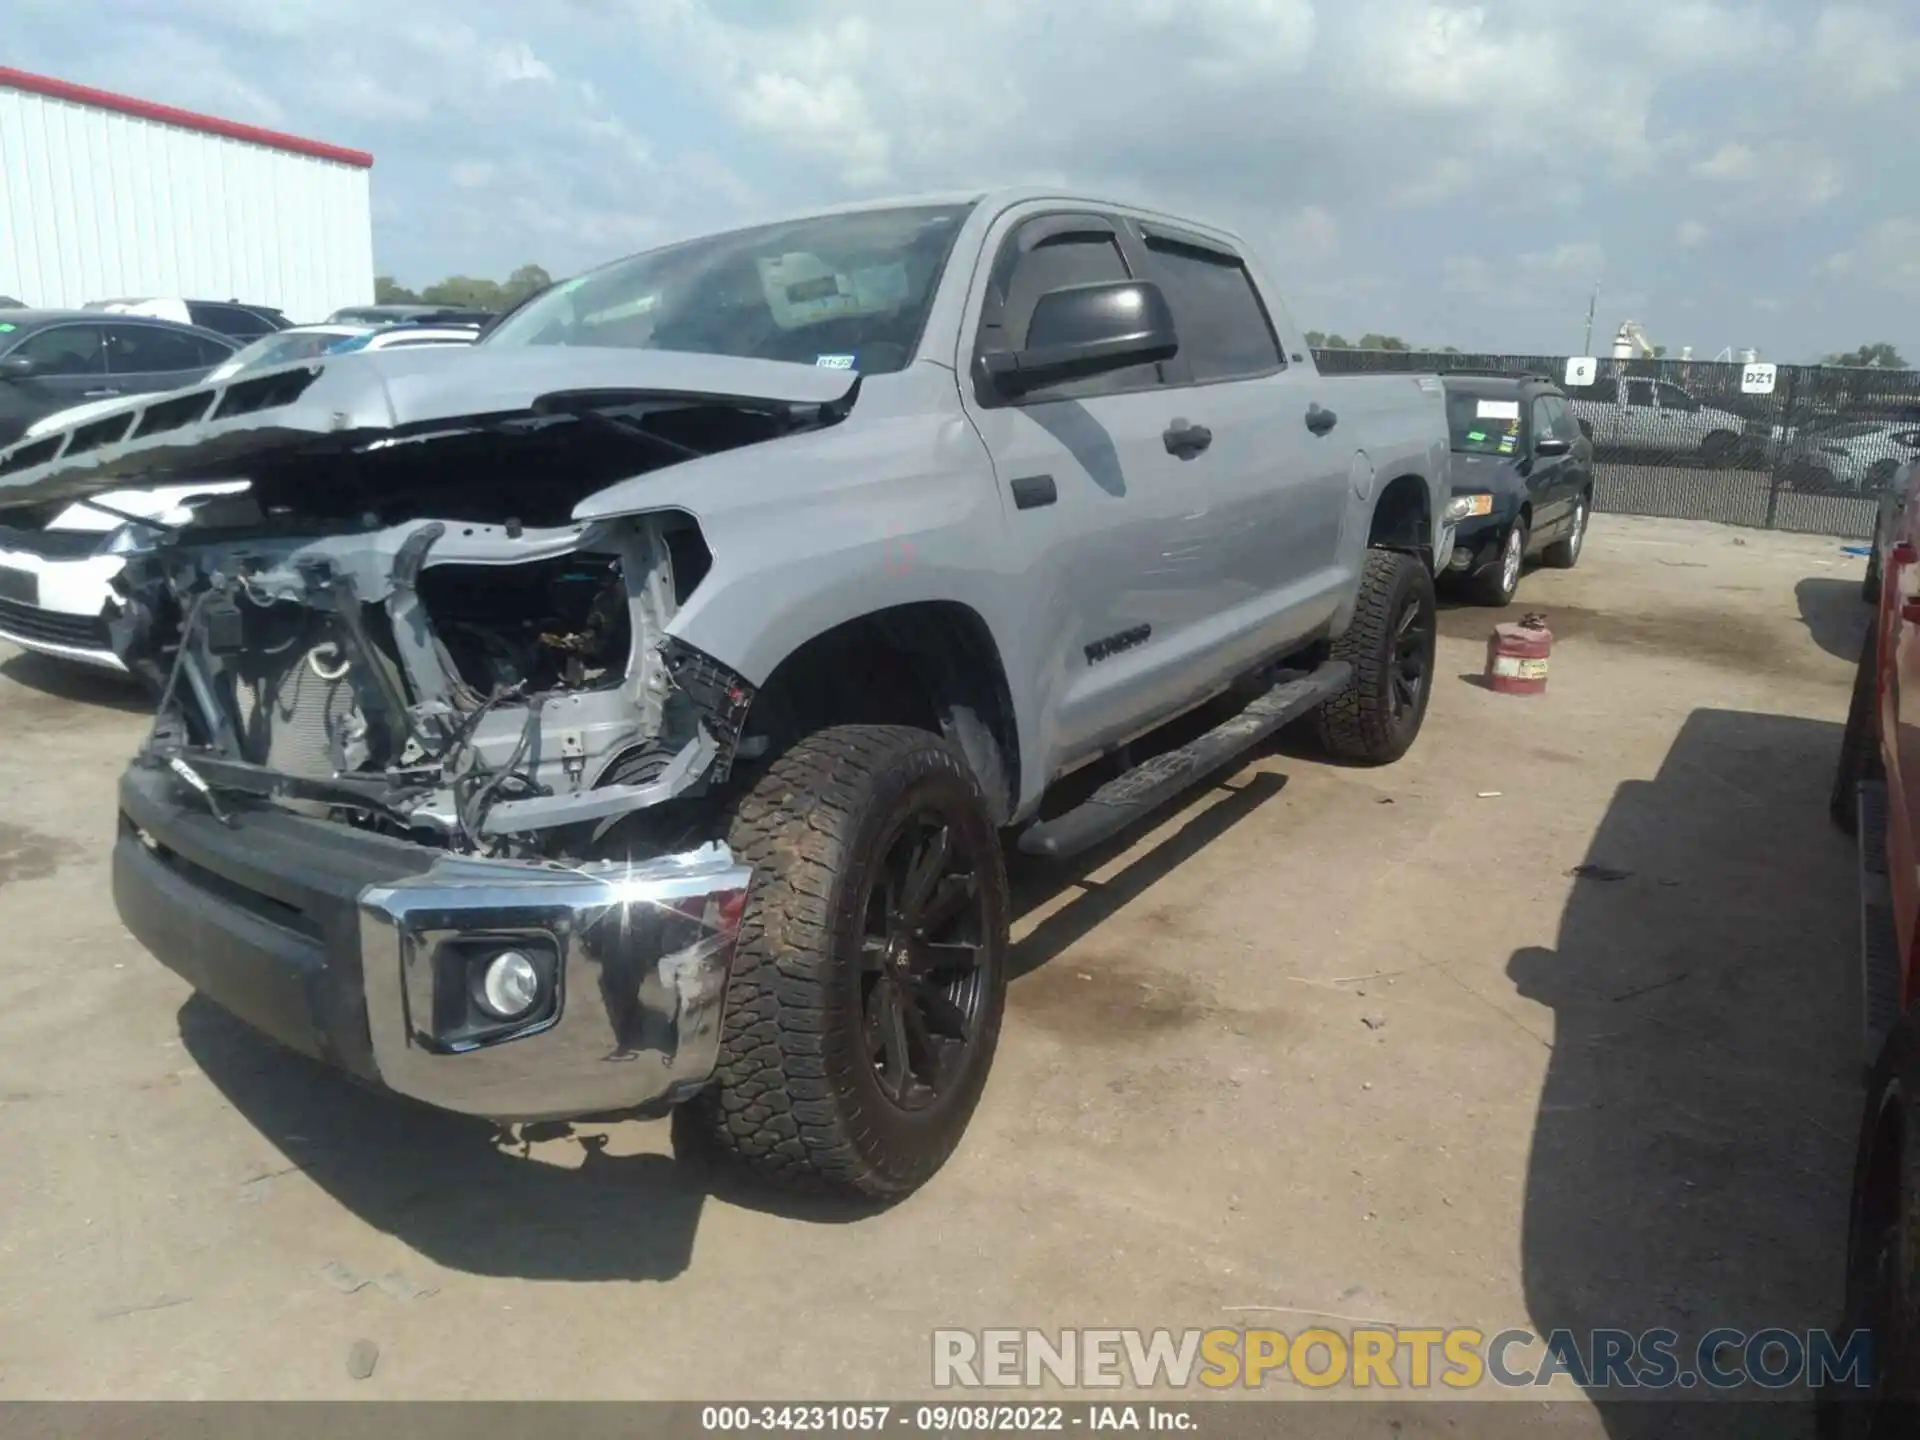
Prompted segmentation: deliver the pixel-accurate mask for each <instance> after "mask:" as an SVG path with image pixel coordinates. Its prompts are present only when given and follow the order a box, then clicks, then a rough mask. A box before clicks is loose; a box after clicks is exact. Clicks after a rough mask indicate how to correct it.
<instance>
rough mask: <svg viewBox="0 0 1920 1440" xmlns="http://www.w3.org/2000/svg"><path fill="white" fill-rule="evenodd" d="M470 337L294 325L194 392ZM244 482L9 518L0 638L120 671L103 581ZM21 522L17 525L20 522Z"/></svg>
mask: <svg viewBox="0 0 1920 1440" xmlns="http://www.w3.org/2000/svg"><path fill="white" fill-rule="evenodd" d="M477 334H478V331H477V330H476V329H474V328H471V327H457V326H437V325H436V326H427V325H418V326H407V325H396V326H387V327H384V328H381V329H378V330H376V329H374V328H373V327H371V326H366V325H302V326H296V327H294V328H293V329H289V330H281V331H276V332H275V333H274V334H272V335H265V336H262V337H261V338H260V339H259V340H256V341H255V342H254V343H253V344H251V345H248V346H246V347H245V348H244V349H241V350H238V351H236V352H235V353H234V355H233V357H232V358H231V359H229V360H227V361H226V362H225V363H224V364H222V365H221V366H219V367H218V368H217V369H215V370H213V371H212V372H211V373H209V374H208V375H207V376H206V378H205V379H204V380H202V381H200V382H199V384H198V385H197V386H196V387H195V388H196V389H202V388H204V387H205V386H208V385H217V384H220V383H222V382H223V381H227V380H231V379H233V378H235V377H236V376H239V375H242V374H252V373H255V372H257V371H260V370H264V369H266V368H268V367H270V366H275V365H289V364H295V363H298V362H300V361H303V360H312V359H316V358H318V357H319V356H321V355H327V354H338V353H341V352H343V351H349V350H361V349H366V350H391V349H402V348H406V347H410V346H416V345H471V344H472V343H473V341H474V339H475V337H476V335H477ZM152 398H153V397H151V396H141V397H139V399H138V401H130V400H129V399H128V398H126V397H124V396H119V397H115V398H114V399H111V400H96V401H92V402H89V403H88V404H86V405H76V406H73V407H71V408H70V409H66V410H61V411H59V412H57V413H55V414H52V415H47V416H44V417H42V418H41V419H40V420H38V421H36V422H35V423H34V424H33V425H32V426H30V427H29V428H28V429H27V431H26V433H25V434H24V435H23V436H22V437H21V443H23V444H24V443H30V442H32V441H33V440H34V439H36V438H38V437H40V436H43V435H50V434H55V433H57V432H59V431H62V430H65V429H67V428H69V427H71V426H72V425H74V424H76V423H78V422H80V421H83V420H91V419H94V418H96V417H98V418H99V419H102V420H105V419H107V418H108V417H110V416H112V415H113V414H114V413H115V412H121V411H124V412H127V413H128V414H129V415H131V413H132V412H133V411H134V410H136V409H138V408H139V403H140V402H144V401H149V400H151V399H152ZM246 488H247V482H246V481H244V480H240V481H228V482H225V483H202V484H183V485H169V486H164V487H161V488H158V489H139V490H117V491H114V492H112V493H111V494H107V495H101V496H98V497H95V498H92V499H88V500H81V501H76V502H75V503H73V504H71V505H64V506H60V507H57V508H54V509H52V510H51V511H50V512H49V513H48V514H47V515H46V516H45V517H44V520H43V523H41V524H39V525H34V524H33V523H32V522H33V521H34V520H40V519H42V517H40V516H27V517H22V516H19V515H13V516H9V517H8V518H9V519H10V520H12V521H13V522H14V523H12V524H5V525H0V640H6V641H8V642H10V643H11V644H13V645H17V646H18V647H19V648H20V649H22V650H31V651H34V652H35V653H36V654H40V655H47V656H51V657H52V658H54V659H57V660H67V661H73V662H76V663H78V664H82V665H90V666H96V667H98V668H101V669H106V670H118V671H123V672H124V671H125V669H126V666H125V665H123V664H122V663H121V661H120V658H119V657H118V656H117V655H115V654H114V653H113V646H112V644H111V643H110V642H109V640H108V635H107V623H108V615H109V612H110V604H111V602H112V600H113V580H114V577H115V576H116V575H118V574H119V573H120V572H121V570H122V569H123V568H125V565H126V558H127V556H129V555H131V554H134V553H136V552H138V551H140V550H142V549H145V548H146V547H147V546H149V545H150V544H152V542H153V541H154V539H155V538H156V537H157V536H158V535H159V534H161V533H163V532H164V531H165V530H166V529H167V528H169V527H173V526H180V525H184V524H186V523H187V521H188V520H189V519H191V518H192V511H191V510H190V509H188V508H187V505H186V502H187V501H188V500H190V499H194V498H197V497H203V496H210V495H225V494H232V493H234V492H236V491H241V490H245V489H246ZM23 519H24V520H25V521H26V523H22V521H23Z"/></svg>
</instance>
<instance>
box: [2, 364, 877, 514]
mask: <svg viewBox="0 0 1920 1440" xmlns="http://www.w3.org/2000/svg"><path fill="white" fill-rule="evenodd" d="M859 384H860V377H859V375H858V374H857V373H855V372H853V371H849V370H829V369H818V368H815V367H813V366H809V365H792V364H787V363H784V362H781V361H775V360H743V359H738V358H735V357H733V356H726V355H692V354H683V353H680V352H677V351H668V350H602V349H585V348H576V347H571V346H557V345H556V346H535V347H528V348H524V349H522V348H513V349H508V348H505V347H502V348H499V349H495V348H494V347H491V346H487V345H477V346H471V347H469V346H460V345H448V346H432V345H429V346H420V347H418V348H414V349H396V350H386V351H375V352H361V353H356V354H349V355H335V356H327V357H324V358H322V359H319V360H314V361H302V362H300V363H297V364H293V365H286V366H281V367H277V368H275V369H272V370H265V371H260V372H257V373H254V374H249V375H246V376H243V377H240V378H237V379H233V380H229V381H226V382H222V383H217V384H210V385H199V386H194V387H191V388H188V389H185V390H175V391H169V392H166V393H164V394H159V395H155V396H152V397H150V398H149V399H148V400H147V401H146V402H145V403H142V404H137V405H128V406H126V407H124V408H120V409H116V410H115V411H114V412H113V413H112V414H109V415H105V416H101V417H98V418H95V419H85V418H83V419H81V420H79V421H78V422H76V423H74V424H72V425H68V426H62V427H60V428H59V429H58V430H56V431H54V432H52V433H50V434H43V435H41V436H38V437H36V438H34V439H31V440H23V441H21V442H20V443H18V444H16V445H14V446H12V447H11V448H9V449H7V450H3V451H0V510H4V509H6V508H8V507H11V506H15V505H41V504H45V503H47V502H49V501H54V500H74V499H78V498H80V497H82V496H85V495H98V494H102V493H103V492H105V491H109V490H120V489H125V488H128V487H129V486H150V485H158V484H164V483H167V482H169V481H179V480H187V479H191V480H223V479H240V478H245V477H257V476H258V475H259V474H260V473H261V471H262V468H263V467H265V466H267V465H269V464H271V463H272V462H273V460H274V459H275V458H276V457H278V456H281V455H287V454H293V453H317V452H321V451H336V452H337V451H346V450H355V449H362V448H365V447H366V446H368V445H370V444H372V443H374V442H377V441H380V440H385V439H399V438H405V437H408V436H417V435H423V434H427V433H431V432H433V431H435V430H437V429H441V428H464V427H466V426H469V425H471V424H472V423H474V422H477V421H481V420H484V419H488V418H505V417H508V416H515V415H521V416H524V415H527V414H530V413H536V412H538V411H540V410H543V409H547V410H563V409H568V408H572V404H571V402H572V401H574V400H576V399H578V400H590V399H591V398H592V397H595V396H599V397H603V398H605V399H615V398H619V397H631V398H636V399H637V398H641V397H649V398H661V399H686V400H694V401H704V402H710V403H713V404H723V405H724V404H734V405H740V406H744V407H747V408H760V409H767V408H786V407H805V406H818V407H825V408H831V407H835V406H841V405H844V404H846V403H848V402H849V401H850V400H851V399H852V397H853V395H854V394H855V392H856V391H857V389H858V387H859Z"/></svg>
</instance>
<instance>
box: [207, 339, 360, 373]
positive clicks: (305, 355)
mask: <svg viewBox="0 0 1920 1440" xmlns="http://www.w3.org/2000/svg"><path fill="white" fill-rule="evenodd" d="M354 340H360V341H362V343H364V341H365V337H363V336H359V335H338V334H326V333H322V332H316V331H312V330H306V331H299V330H282V331H279V332H278V333H276V334H273V335H263V336H261V337H260V338H259V339H258V340H256V341H254V342H253V343H252V344H251V345H246V346H243V347H242V348H240V349H238V350H236V351H234V352H233V354H232V355H231V356H229V357H228V358H227V359H226V360H224V361H222V362H221V363H220V365H219V366H217V367H216V368H215V369H214V370H213V371H212V372H211V373H209V374H208V376H207V379H208V380H210V381H213V380H226V379H229V378H231V377H232V376H235V375H238V374H239V373H240V372H241V371H243V370H261V369H264V368H265V367H267V366H269V365H291V364H293V362H294V361H296V360H311V359H312V358H313V357H314V356H316V355H326V354H329V353H330V352H332V351H334V350H338V349H341V348H344V347H346V346H348V345H349V343H350V342H352V341H354Z"/></svg>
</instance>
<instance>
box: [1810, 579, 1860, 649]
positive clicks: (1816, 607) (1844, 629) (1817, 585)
mask: <svg viewBox="0 0 1920 1440" xmlns="http://www.w3.org/2000/svg"><path fill="white" fill-rule="evenodd" d="M1793 598H1794V599H1795V600H1796V601H1798V602H1799V605H1800V623H1801V624H1802V625H1805V626H1806V627H1807V634H1809V635H1811V636H1812V637H1813V643H1814V644H1816V645H1818V646H1819V647H1820V648H1821V649H1822V650H1824V651H1826V652H1827V653H1828V654H1829V655H1838V656H1839V657H1840V658H1841V659H1842V660H1857V659H1859V658H1860V639H1861V636H1863V635H1864V634H1866V630H1867V626H1868V625H1869V624H1870V623H1871V622H1872V620H1873V607H1872V606H1871V605H1869V604H1867V602H1866V601H1865V600H1863V599H1861V598H1860V580H1859V578H1858V577H1855V578H1854V579H1851V580H1835V579H1829V578H1827V577H1826V576H1823V575H1820V576H1815V575H1810V576H1808V577H1807V578H1806V579H1805V580H1802V581H1801V582H1800V583H1799V584H1797V585H1795V586H1794V587H1793Z"/></svg>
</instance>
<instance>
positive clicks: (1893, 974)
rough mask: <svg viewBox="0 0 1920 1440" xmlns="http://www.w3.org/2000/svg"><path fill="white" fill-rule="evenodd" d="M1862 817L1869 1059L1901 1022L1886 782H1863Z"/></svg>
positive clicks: (1863, 992)
mask: <svg viewBox="0 0 1920 1440" xmlns="http://www.w3.org/2000/svg"><path fill="white" fill-rule="evenodd" d="M1858 794H1859V804H1860V809H1859V815H1860V827H1859V830H1860V1000H1861V1005H1862V1009H1863V1011H1864V1013H1863V1014H1862V1016H1861V1019H1862V1020H1863V1021H1864V1022H1865V1025H1864V1029H1865V1036H1864V1038H1865V1041H1866V1047H1867V1055H1866V1062H1867V1066H1868V1068H1869V1069H1871V1068H1872V1066H1873V1064H1874V1062H1875V1061H1877V1060H1878V1059H1879V1058H1880V1047H1881V1046H1883V1045H1884V1044H1886V1042H1887V1035H1888V1034H1889V1033H1890V1032H1891V1031H1892V1029H1893V1027H1894V1026H1895V1025H1896V1024H1898V1023H1899V1020H1900V985H1901V975H1900V946H1899V943H1898V942H1897V941H1896V940H1895V938H1894V924H1893V892H1892V890H1891V889H1889V888H1888V885H1887V790H1886V785H1885V783H1884V782H1883V781H1879V780H1867V781H1863V782H1862V783H1861V785H1860V789H1859V792H1858Z"/></svg>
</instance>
